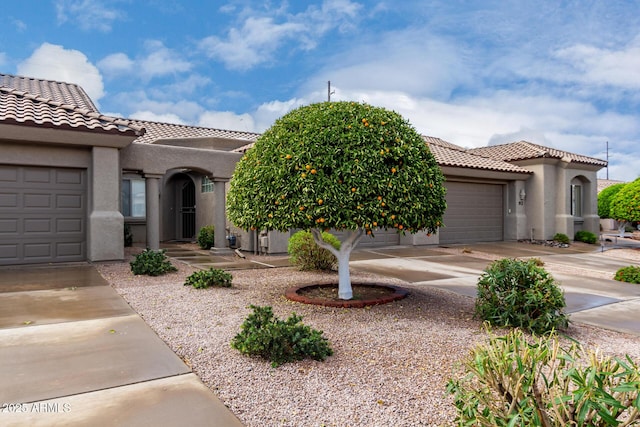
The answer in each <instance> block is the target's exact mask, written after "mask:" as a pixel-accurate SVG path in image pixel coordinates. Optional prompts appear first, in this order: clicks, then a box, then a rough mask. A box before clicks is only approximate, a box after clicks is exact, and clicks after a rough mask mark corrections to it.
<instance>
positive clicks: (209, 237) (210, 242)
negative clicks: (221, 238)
mask: <svg viewBox="0 0 640 427" xmlns="http://www.w3.org/2000/svg"><path fill="white" fill-rule="evenodd" d="M214 231H215V228H214V227H213V225H205V226H204V227H202V228H201V229H200V231H199V232H198V238H197V239H196V241H197V242H198V246H200V247H201V248H202V249H211V248H212V247H213V246H214V245H215V240H214V239H213V238H214V235H215V232H214Z"/></svg>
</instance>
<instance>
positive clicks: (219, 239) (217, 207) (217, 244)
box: [211, 178, 230, 252]
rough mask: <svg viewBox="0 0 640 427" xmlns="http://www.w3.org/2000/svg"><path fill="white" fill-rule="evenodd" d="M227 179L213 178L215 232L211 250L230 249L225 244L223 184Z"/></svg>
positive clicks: (225, 198) (225, 217) (225, 200)
mask: <svg viewBox="0 0 640 427" xmlns="http://www.w3.org/2000/svg"><path fill="white" fill-rule="evenodd" d="M226 182H227V180H225V179H221V178H214V179H213V194H214V197H213V199H214V203H215V204H214V206H213V209H214V216H213V226H214V227H215V232H214V235H213V242H214V245H213V248H211V251H212V252H227V251H230V249H229V247H228V246H227V209H226V203H227V197H226V194H225V193H226V189H225V184H226Z"/></svg>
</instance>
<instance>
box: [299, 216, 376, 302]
mask: <svg viewBox="0 0 640 427" xmlns="http://www.w3.org/2000/svg"><path fill="white" fill-rule="evenodd" d="M311 235H313V240H314V241H315V242H316V243H317V245H318V246H320V247H321V248H324V249H326V250H328V251H329V252H331V253H332V254H334V255H335V256H336V258H337V259H338V298H340V299H345V300H349V299H351V298H353V290H352V289H351V274H350V272H349V259H350V258H351V251H352V250H353V248H355V247H356V245H357V244H358V242H360V239H361V238H362V236H363V235H364V230H362V229H361V228H359V229H357V230H355V231H350V232H349V234H347V238H346V239H345V240H344V242H340V250H339V251H338V250H336V248H334V247H333V246H331V244H329V243H327V242H325V241H324V240H322V232H321V231H320V230H319V229H317V228H313V229H311Z"/></svg>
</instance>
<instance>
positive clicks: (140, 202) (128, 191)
mask: <svg viewBox="0 0 640 427" xmlns="http://www.w3.org/2000/svg"><path fill="white" fill-rule="evenodd" d="M122 215H124V216H125V217H132V218H144V217H145V216H146V202H145V184H144V179H132V178H125V179H123V180H122Z"/></svg>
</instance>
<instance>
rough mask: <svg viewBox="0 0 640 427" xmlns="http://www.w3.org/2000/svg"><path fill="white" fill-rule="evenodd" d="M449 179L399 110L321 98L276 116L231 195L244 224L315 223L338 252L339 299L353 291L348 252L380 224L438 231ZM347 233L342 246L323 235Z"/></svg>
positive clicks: (231, 206) (236, 176)
mask: <svg viewBox="0 0 640 427" xmlns="http://www.w3.org/2000/svg"><path fill="white" fill-rule="evenodd" d="M443 182H444V176H443V174H442V170H441V169H440V167H439V166H438V164H437V162H436V160H435V157H434V156H433V154H432V153H431V152H430V150H429V148H428V147H427V145H426V144H425V141H424V139H423V138H422V136H421V135H420V134H419V133H418V132H417V131H416V130H415V129H414V128H413V127H412V126H411V125H410V124H409V122H408V121H407V120H406V119H404V118H403V117H402V116H401V115H399V114H397V113H395V112H393V111H389V110H386V109H384V108H380V107H374V106H371V105H367V104H364V103H358V102H342V101H341V102H323V103H318V104H312V105H307V106H303V107H300V108H297V109H295V110H293V111H290V112H289V113H287V114H285V115H284V116H282V117H281V118H280V119H278V120H277V121H276V122H275V123H274V124H273V125H272V126H271V127H270V128H269V129H268V130H267V131H265V132H264V133H263V134H262V135H261V136H260V137H259V138H258V140H257V141H256V142H255V144H254V146H253V147H252V148H251V149H249V150H247V152H246V153H245V155H244V156H243V157H242V159H241V160H240V161H239V162H238V164H237V165H236V169H235V171H234V173H233V177H232V178H231V182H230V184H229V185H230V189H229V193H228V195H227V211H228V214H229V219H230V220H231V222H233V224H234V225H236V226H237V227H239V228H242V229H245V230H248V229H257V230H264V229H266V230H279V231H283V232H286V231H288V230H289V229H292V228H293V229H302V230H310V231H311V233H312V235H313V237H314V239H315V241H316V243H318V244H319V245H320V246H321V247H323V248H325V249H327V250H329V251H330V252H332V253H333V254H334V255H335V256H336V258H337V259H338V270H339V272H340V274H339V291H338V295H339V297H340V298H342V299H350V298H352V296H353V291H352V289H351V279H350V276H349V257H350V254H351V251H352V250H353V249H354V248H355V247H356V246H357V244H358V242H360V240H361V239H362V237H363V236H364V235H373V234H374V233H375V232H376V230H378V229H380V228H382V229H394V230H397V231H398V232H399V233H404V232H406V231H408V232H410V233H415V232H418V231H421V230H424V231H425V232H426V233H433V232H435V231H436V230H437V229H438V227H440V226H441V225H442V224H441V222H442V216H443V214H444V211H445V209H446V200H445V188H444V185H443ZM326 229H337V230H340V231H344V235H345V238H344V239H343V240H342V242H341V245H340V250H339V251H338V250H336V249H335V248H334V247H333V246H332V245H330V244H328V243H326V242H324V241H323V240H322V239H321V238H320V232H321V231H322V230H326Z"/></svg>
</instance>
